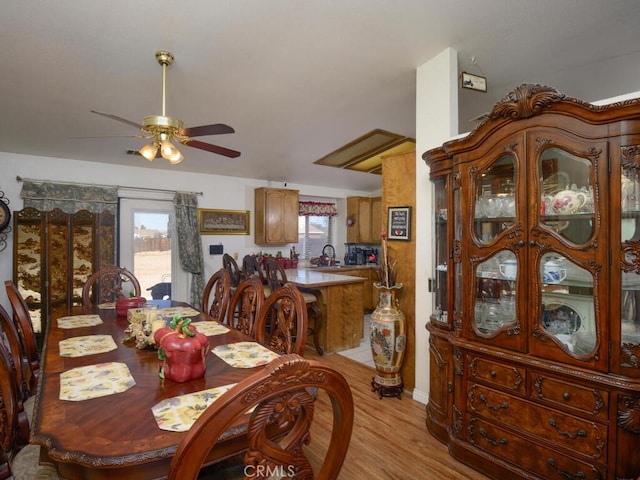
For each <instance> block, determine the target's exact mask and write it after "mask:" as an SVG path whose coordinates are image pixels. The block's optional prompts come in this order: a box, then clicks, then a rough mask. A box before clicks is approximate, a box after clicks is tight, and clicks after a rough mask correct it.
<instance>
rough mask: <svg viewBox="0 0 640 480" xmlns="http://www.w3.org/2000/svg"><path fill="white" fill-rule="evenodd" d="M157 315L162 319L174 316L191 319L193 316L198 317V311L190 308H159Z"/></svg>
mask: <svg viewBox="0 0 640 480" xmlns="http://www.w3.org/2000/svg"><path fill="white" fill-rule="evenodd" d="M158 313H159V314H160V315H162V316H163V317H173V316H175V315H179V316H181V317H193V316H195V315H200V312H199V311H197V310H196V309H194V308H191V307H169V308H161V309H160V310H158Z"/></svg>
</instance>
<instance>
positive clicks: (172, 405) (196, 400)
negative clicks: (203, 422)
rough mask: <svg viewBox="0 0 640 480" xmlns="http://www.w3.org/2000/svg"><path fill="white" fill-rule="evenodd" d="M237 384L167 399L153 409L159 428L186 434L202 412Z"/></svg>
mask: <svg viewBox="0 0 640 480" xmlns="http://www.w3.org/2000/svg"><path fill="white" fill-rule="evenodd" d="M234 385H235V383H232V384H230V385H224V386H222V387H215V388H209V389H208V390H202V391H200V392H195V393H188V394H186V395H180V396H178V397H173V398H167V399H166V400H162V401H161V402H159V403H157V404H155V405H154V406H153V407H151V411H152V412H153V416H154V417H155V418H156V423H157V424H158V427H160V429H162V430H168V431H170V432H186V431H187V430H189V429H190V428H191V426H192V425H193V423H194V422H195V421H196V420H197V419H198V417H199V416H200V415H201V414H202V412H203V411H204V410H205V409H206V408H207V407H208V406H209V405H211V404H212V403H213V401H214V400H215V399H216V398H218V397H219V396H220V395H222V394H223V393H224V392H226V391H227V390H229V389H230V388H231V387H233V386H234Z"/></svg>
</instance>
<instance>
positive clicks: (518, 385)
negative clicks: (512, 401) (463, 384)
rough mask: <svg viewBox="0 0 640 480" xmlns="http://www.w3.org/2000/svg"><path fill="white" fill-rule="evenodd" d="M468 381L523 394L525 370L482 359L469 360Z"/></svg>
mask: <svg viewBox="0 0 640 480" xmlns="http://www.w3.org/2000/svg"><path fill="white" fill-rule="evenodd" d="M469 360H470V361H469V377H470V378H469V379H470V380H473V381H478V380H481V381H484V382H488V383H491V384H493V385H497V386H499V387H504V388H508V389H510V390H513V391H515V392H520V393H524V389H525V385H526V383H525V379H526V370H525V369H524V368H519V367H515V366H513V365H507V364H504V363H500V362H496V361H493V360H488V359H486V358H482V357H473V358H469Z"/></svg>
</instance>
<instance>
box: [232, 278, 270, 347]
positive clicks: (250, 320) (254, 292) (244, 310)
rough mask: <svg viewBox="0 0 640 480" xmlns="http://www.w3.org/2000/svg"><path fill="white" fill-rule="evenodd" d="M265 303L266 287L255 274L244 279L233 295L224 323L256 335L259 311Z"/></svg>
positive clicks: (250, 334) (252, 335)
mask: <svg viewBox="0 0 640 480" xmlns="http://www.w3.org/2000/svg"><path fill="white" fill-rule="evenodd" d="M263 303H264V287H263V285H262V282H261V281H260V279H259V278H258V277H256V276H255V275H252V276H250V277H249V278H247V279H246V280H243V281H242V282H241V283H240V285H238V288H236V291H235V292H234V293H233V296H232V297H231V301H230V302H229V309H228V310H227V318H226V319H225V321H224V324H225V325H227V326H229V327H231V328H234V329H236V330H239V331H240V332H242V333H244V334H245V335H249V336H251V337H255V324H256V317H257V315H258V312H259V311H260V309H261V308H262V304H263Z"/></svg>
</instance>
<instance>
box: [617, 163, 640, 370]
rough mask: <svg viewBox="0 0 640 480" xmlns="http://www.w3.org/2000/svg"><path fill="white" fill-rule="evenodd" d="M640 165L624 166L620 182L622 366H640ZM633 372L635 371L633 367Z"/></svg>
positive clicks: (631, 367) (636, 367) (635, 367)
mask: <svg viewBox="0 0 640 480" xmlns="http://www.w3.org/2000/svg"><path fill="white" fill-rule="evenodd" d="M639 168H640V167H639V166H638V165H635V164H627V165H623V169H622V175H621V179H620V181H621V185H620V191H621V195H620V197H621V198H620V212H621V213H620V240H621V250H622V253H621V255H622V271H621V287H622V288H621V291H620V293H621V295H620V302H621V305H620V366H621V367H626V368H630V369H638V368H640V313H639V312H638V308H639V307H640V269H639V268H638V265H639V264H640V258H638V257H639V255H640V252H639V250H638V242H639V241H640V172H639V170H638V169H639ZM632 371H633V370H632Z"/></svg>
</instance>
